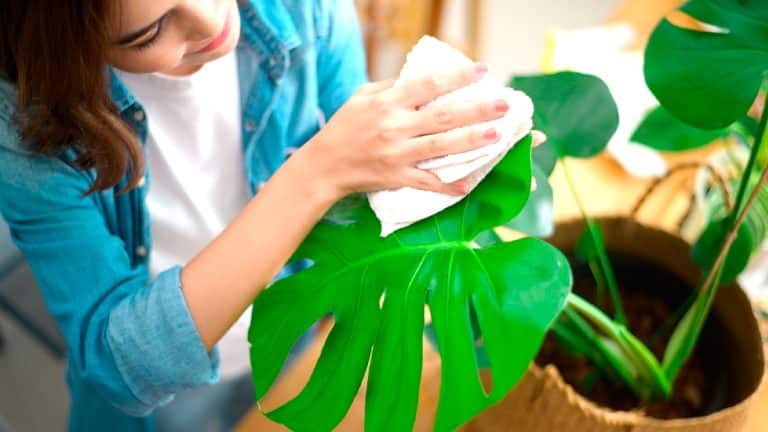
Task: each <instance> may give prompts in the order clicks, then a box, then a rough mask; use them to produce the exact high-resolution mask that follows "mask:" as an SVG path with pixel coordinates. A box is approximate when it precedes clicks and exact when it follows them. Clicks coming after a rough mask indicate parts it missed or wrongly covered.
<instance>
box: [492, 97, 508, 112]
mask: <svg viewBox="0 0 768 432" xmlns="http://www.w3.org/2000/svg"><path fill="white" fill-rule="evenodd" d="M493 109H495V110H496V112H498V113H505V112H507V111H509V103H508V102H507V101H505V100H504V99H499V100H497V101H496V102H494V103H493Z"/></svg>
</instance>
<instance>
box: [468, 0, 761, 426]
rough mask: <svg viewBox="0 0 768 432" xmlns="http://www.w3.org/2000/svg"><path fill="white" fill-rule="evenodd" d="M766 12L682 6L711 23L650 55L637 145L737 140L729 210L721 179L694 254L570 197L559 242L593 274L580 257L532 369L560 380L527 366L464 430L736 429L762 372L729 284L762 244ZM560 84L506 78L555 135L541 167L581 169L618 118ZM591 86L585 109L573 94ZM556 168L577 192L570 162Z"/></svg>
mask: <svg viewBox="0 0 768 432" xmlns="http://www.w3.org/2000/svg"><path fill="white" fill-rule="evenodd" d="M766 6H768V5H766V4H763V3H761V4H758V2H751V3H750V2H736V1H728V0H722V1H721V0H694V1H691V2H688V3H686V4H685V5H684V6H683V7H682V8H681V10H682V11H683V12H686V13H688V14H690V15H691V16H692V17H693V18H695V19H697V20H699V21H701V22H703V23H706V24H709V25H710V26H715V27H709V28H710V30H708V31H702V30H696V29H684V28H679V27H677V26H675V25H673V24H672V23H671V22H669V21H667V20H664V21H662V22H661V23H660V24H659V26H658V27H657V29H656V30H655V32H654V34H653V35H652V37H651V40H650V42H649V45H648V48H647V50H646V64H645V73H646V80H647V83H648V85H649V87H650V89H651V90H652V91H653V92H654V94H655V95H656V96H657V98H658V99H659V101H660V102H661V104H662V106H663V108H660V109H659V110H657V111H654V112H653V113H652V114H651V115H650V116H649V117H648V119H646V122H645V123H644V124H643V125H642V126H641V128H640V130H638V132H637V133H636V135H635V138H636V140H637V141H640V142H644V143H646V144H650V145H653V146H654V147H655V148H658V149H663V150H683V149H685V148H694V147H697V146H701V145H704V144H707V143H709V142H711V141H712V139H714V138H718V137H722V136H724V135H730V134H733V133H735V134H737V135H738V136H739V137H741V138H742V141H743V142H744V143H746V144H747V145H748V147H749V153H750V156H749V158H748V161H747V163H746V165H745V166H744V167H743V168H741V169H740V170H738V172H739V173H740V175H739V176H738V177H737V178H736V179H735V180H736V181H735V182H734V183H735V186H736V187H735V188H734V190H736V194H735V197H734V198H733V200H732V202H731V203H730V205H729V204H728V200H727V199H726V197H727V196H728V193H727V191H728V189H729V187H728V182H727V181H721V182H716V185H718V186H717V187H716V188H715V189H714V190H715V191H716V193H714V194H713V195H714V196H716V197H719V200H716V201H715V202H716V205H714V206H711V207H710V208H711V212H710V214H709V216H710V217H709V220H708V221H707V224H706V227H705V229H704V230H703V232H702V233H701V235H700V236H699V238H698V239H697V241H696V242H695V244H694V245H693V247H692V248H691V247H688V245H687V244H686V243H685V242H683V241H682V240H681V239H680V238H677V237H676V236H674V235H671V234H669V233H664V232H662V231H659V230H656V229H653V228H650V227H647V226H643V225H641V224H638V223H637V222H635V221H633V218H632V217H631V216H632V215H630V217H627V218H605V219H602V220H598V221H593V220H592V219H590V218H589V217H588V215H587V213H586V209H584V206H583V205H582V204H581V203H580V200H579V199H578V192H577V191H576V190H575V188H573V189H574V190H573V192H574V194H575V195H576V198H577V202H579V206H580V208H581V210H582V213H583V216H584V217H583V220H582V221H577V222H568V223H563V224H561V225H560V226H558V228H557V230H556V235H555V237H554V239H553V243H555V244H556V245H557V246H558V247H560V248H561V249H562V250H564V251H567V252H569V253H570V254H571V256H572V257H579V258H581V260H582V261H583V262H584V264H578V263H576V260H574V280H575V285H574V291H575V293H576V294H575V295H573V296H571V297H570V299H569V301H568V303H567V305H566V307H565V309H564V312H563V314H562V315H561V317H560V318H559V319H558V321H557V322H556V324H555V325H554V326H553V329H552V338H551V339H552V340H551V341H549V342H548V344H545V347H544V349H543V350H542V352H541V353H540V355H539V358H538V363H539V364H542V365H546V364H549V363H554V364H556V365H557V368H555V367H553V366H552V365H550V366H547V367H546V368H545V369H541V368H539V367H537V366H534V367H533V368H532V370H531V371H530V373H529V374H528V375H527V376H526V378H525V379H523V381H522V383H521V384H520V385H519V386H518V388H517V389H516V390H515V391H513V392H512V393H511V394H510V396H509V397H508V398H507V400H505V401H504V402H503V403H502V404H500V405H498V406H497V407H494V408H493V409H492V410H490V411H489V412H487V413H485V414H483V415H481V416H479V417H478V418H477V419H475V420H474V421H473V422H472V423H471V425H470V427H469V428H468V429H469V430H507V429H509V428H510V427H513V428H514V429H515V430H526V431H529V430H530V431H538V430H541V431H548V430H559V429H561V428H564V427H569V428H572V429H573V428H575V429H576V430H590V431H613V430H616V431H619V430H627V429H628V428H629V429H631V430H654V431H656V430H712V431H726V430H743V428H744V425H745V423H746V420H747V414H748V412H749V410H750V408H751V403H752V400H753V399H754V398H753V395H754V393H755V392H756V391H757V388H758V387H759V384H760V382H761V380H762V377H763V373H764V369H765V361H764V358H763V351H762V344H761V339H760V337H759V333H758V330H757V324H756V322H755V319H754V315H753V313H752V310H751V308H750V304H749V301H748V299H747V298H746V296H745V295H744V294H743V292H741V290H740V289H739V287H738V286H736V285H735V284H734V283H733V281H734V280H735V279H736V277H737V276H738V275H739V274H740V273H741V271H742V270H743V269H744V267H745V266H746V264H747V262H748V261H749V257H750V255H751V253H752V251H753V250H754V249H755V248H756V247H757V246H759V245H760V244H761V243H762V240H763V238H764V236H765V225H766V218H765V216H766V213H765V210H766V207H765V206H764V204H763V203H764V202H765V198H763V196H764V195H765V188H764V185H765V181H766V177H767V176H768V172H767V171H766V170H765V163H764V162H762V163H761V155H763V154H764V152H765V151H766V150H765V146H766V114H765V113H763V114H762V117H761V119H760V121H759V123H755V122H752V121H749V120H748V119H745V118H744V117H745V116H746V114H747V111H748V110H749V108H750V106H751V105H752V102H753V101H754V100H755V98H756V97H757V96H758V91H759V89H760V87H761V85H765V80H766V71H768V56H767V55H766V54H767V53H768V37H767V36H768V24H765V23H766V22H768V21H766V19H765V18H766V17H767V16H768V15H766V14H767V13H768V8H766ZM758 53H759V54H760V55H758ZM564 75H565V74H556V75H552V76H546V77H527V78H517V79H515V80H513V85H514V86H515V87H516V88H518V89H521V90H523V91H525V92H526V93H528V94H529V95H530V96H531V97H532V98H533V99H534V102H535V103H536V106H537V122H538V124H537V127H538V128H540V129H542V130H544V131H545V132H547V133H548V134H549V136H550V148H549V150H550V151H549V154H546V153H545V154H544V155H542V158H541V161H542V162H544V163H547V162H548V161H549V163H550V164H551V160H552V159H554V158H555V157H556V158H560V159H561V160H563V159H564V158H565V157H588V156H591V155H593V154H596V153H598V152H599V151H600V150H601V149H602V147H603V146H604V145H605V143H607V139H604V137H601V136H598V135H596V134H595V133H594V130H593V129H592V128H591V127H592V126H593V125H592V124H589V125H588V127H586V128H582V127H580V125H582V124H584V123H583V122H584V121H585V120H590V119H591V121H593V122H594V121H596V120H597V118H598V117H599V118H602V119H603V120H604V121H607V120H608V119H610V118H611V116H610V115H604V113H603V114H601V112H600V111H599V110H598V111H594V108H593V107H594V106H600V107H605V106H610V105H611V103H610V101H609V97H607V96H605V94H604V92H601V91H600V90H599V89H598V88H599V87H600V85H599V83H596V82H593V83H591V84H590V83H589V82H588V81H589V78H588V77H581V78H580V80H581V81H582V83H581V87H583V89H582V91H577V90H576V88H577V87H578V86H579V84H578V83H577V81H578V80H577V79H576V78H575V77H578V75H577V74H571V75H572V76H573V77H574V78H572V79H571V80H570V81H571V82H570V83H569V84H567V85H561V84H564V83H566V82H567V81H568V80H565V79H564V78H563V76H564ZM590 86H592V87H594V88H593V89H592V91H591V92H590V94H592V95H594V97H593V98H592V99H593V100H592V104H591V105H583V104H582V102H583V101H584V100H585V99H586V98H583V97H581V98H574V97H570V96H571V95H573V94H580V95H583V94H584V89H588V88H589V87H590ZM553 89H556V90H553ZM601 93H602V96H601ZM600 99H602V100H600ZM586 110H590V111H586ZM734 123H736V125H734ZM550 125H551V126H550ZM564 125H565V126H564ZM612 126H613V128H615V125H612ZM605 130H608V131H611V132H612V128H606V129H605ZM563 169H564V173H565V175H566V178H568V181H569V184H570V185H571V186H572V185H573V182H572V181H571V179H570V178H569V176H568V166H567V162H565V161H564V163H563ZM673 171H674V170H673ZM720 185H724V186H720ZM718 188H719V189H718ZM601 227H602V229H601ZM694 263H695V264H694ZM614 267H617V268H616V270H618V271H614ZM589 273H592V275H589ZM686 285H687V286H688V288H686ZM619 288H622V289H621V290H620V289H619ZM691 288H694V289H693V290H691ZM577 294H582V295H584V296H586V297H587V299H589V300H590V301H591V302H590V301H585V299H584V298H581V297H579V296H578V295H577ZM654 297H655V298H654ZM627 300H628V301H627ZM662 300H664V301H662ZM596 306H599V307H596ZM627 306H631V307H627ZM632 309H634V312H633V310H632ZM625 311H626V312H625ZM633 315H634V317H633ZM708 318H709V319H708ZM702 332H704V333H703V334H704V336H703V337H700V336H702ZM558 369H559V371H558ZM564 378H565V379H564ZM589 398H591V399H594V400H596V401H598V402H599V403H600V404H596V403H594V401H590V400H588V399H589ZM600 405H604V406H607V407H610V408H613V409H606V408H604V407H602V406H600ZM657 417H658V418H657ZM505 428H506V429H505Z"/></svg>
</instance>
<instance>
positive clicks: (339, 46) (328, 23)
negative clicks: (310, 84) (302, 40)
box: [317, 0, 368, 118]
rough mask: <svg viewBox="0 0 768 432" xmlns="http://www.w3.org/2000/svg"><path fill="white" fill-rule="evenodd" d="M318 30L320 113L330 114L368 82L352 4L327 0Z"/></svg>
mask: <svg viewBox="0 0 768 432" xmlns="http://www.w3.org/2000/svg"><path fill="white" fill-rule="evenodd" d="M325 3H328V5H327V7H326V8H325V11H324V12H323V13H324V14H326V15H327V16H325V17H323V18H324V19H321V20H320V23H321V24H320V25H319V28H318V29H317V30H318V35H319V37H318V53H317V71H318V85H319V93H320V109H321V110H322V111H323V114H324V115H325V117H326V118H331V116H333V114H334V113H335V112H336V111H337V110H338V109H339V108H340V107H341V106H342V105H344V103H345V102H346V101H347V100H348V99H349V98H350V97H351V96H352V95H353V94H354V93H355V92H356V91H357V89H358V88H360V86H361V85H363V84H365V83H366V81H367V80H368V78H367V74H366V70H365V50H364V49H363V39H362V36H361V34H360V25H359V23H358V20H357V13H356V10H355V5H354V1H353V0H327V1H326V2H325Z"/></svg>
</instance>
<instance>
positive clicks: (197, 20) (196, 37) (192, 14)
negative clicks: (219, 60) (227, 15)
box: [179, 0, 224, 43]
mask: <svg viewBox="0 0 768 432" xmlns="http://www.w3.org/2000/svg"><path fill="white" fill-rule="evenodd" d="M219 3H221V2H220V1H216V0H192V1H187V2H185V3H184V6H183V8H182V10H180V11H179V12H181V13H182V14H183V16H184V22H185V23H186V25H185V31H186V39H187V40H188V41H191V42H200V43H202V42H204V41H206V40H210V39H213V38H215V37H216V36H218V35H219V32H221V28H222V26H223V24H224V23H223V22H222V20H223V19H224V17H223V16H219V15H222V10H221V9H222V8H221V7H217V6H218V4H219Z"/></svg>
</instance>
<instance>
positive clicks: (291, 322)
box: [249, 135, 571, 431]
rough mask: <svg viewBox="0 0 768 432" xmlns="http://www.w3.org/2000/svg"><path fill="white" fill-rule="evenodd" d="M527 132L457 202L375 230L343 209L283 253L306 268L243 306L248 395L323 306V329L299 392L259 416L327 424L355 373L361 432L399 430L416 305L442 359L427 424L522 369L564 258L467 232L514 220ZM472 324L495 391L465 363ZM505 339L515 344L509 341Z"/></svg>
mask: <svg viewBox="0 0 768 432" xmlns="http://www.w3.org/2000/svg"><path fill="white" fill-rule="evenodd" d="M531 141H532V139H531V137H530V135H529V136H527V137H526V138H524V139H522V140H521V141H520V142H518V143H517V144H516V145H515V146H514V147H513V148H512V150H510V151H509V153H507V155H506V156H505V157H504V158H503V160H502V161H501V162H500V163H499V164H498V165H497V166H496V167H495V168H494V169H493V171H492V172H491V173H490V174H489V175H488V177H486V178H485V180H484V181H483V182H482V183H481V184H480V185H478V186H477V187H476V188H475V189H474V190H473V191H472V192H471V193H470V194H469V195H468V196H467V197H465V198H464V199H463V200H462V201H461V202H459V203H458V204H456V205H454V206H452V207H450V208H448V209H446V210H444V211H442V212H440V213H438V214H437V215H435V216H433V217H430V218H428V219H425V220H423V221H421V222H419V223H417V224H415V225H412V226H410V227H407V228H404V229H402V230H400V231H397V232H395V233H394V234H392V235H390V236H389V237H386V238H381V237H380V236H379V233H380V225H379V222H378V220H377V219H376V218H375V216H374V214H373V212H372V210H371V209H370V208H369V206H368V204H367V201H365V200H364V199H363V200H357V199H351V200H348V201H345V202H343V203H342V205H341V206H339V207H337V208H336V209H334V211H332V212H331V214H329V215H328V216H327V217H326V220H325V221H323V222H321V223H320V224H318V225H317V226H316V227H315V228H314V229H313V231H312V232H311V233H310V235H309V236H308V238H307V239H306V240H305V241H304V242H303V244H302V246H301V247H300V248H299V250H298V251H297V252H296V254H295V259H296V260H310V261H311V263H312V266H311V267H310V268H309V269H308V270H305V271H302V272H300V273H298V274H295V275H293V276H290V277H288V278H285V279H282V280H280V281H278V282H276V283H275V284H274V285H272V286H271V287H270V288H268V289H267V290H265V291H264V293H263V294H261V295H260V296H259V297H258V298H257V299H256V301H255V302H254V305H253V317H252V322H251V328H250V332H249V340H250V343H251V358H252V362H251V363H252V368H253V378H254V389H255V392H256V395H257V396H258V397H259V398H262V397H263V396H264V395H265V393H266V392H267V390H268V389H269V387H270V386H271V385H272V383H273V382H274V380H275V379H276V378H277V376H278V374H279V372H280V370H281V367H282V365H283V363H284V362H285V360H286V358H287V356H288V354H289V352H290V350H291V347H292V346H293V345H294V343H295V342H296V341H297V340H298V339H299V338H300V336H301V335H302V333H303V332H304V331H306V330H307V329H308V328H310V326H312V325H313V324H314V323H315V322H316V321H318V320H320V319H321V318H323V317H324V316H326V315H327V314H332V316H333V320H334V324H333V329H332V330H331V332H330V334H329V336H328V338H327V340H326V341H325V344H324V347H323V350H322V354H321V356H320V358H319V360H318V361H317V364H316V366H315V369H314V371H313V373H312V376H311V377H310V379H309V382H308V383H307V384H306V386H305V387H304V389H303V390H302V391H301V393H300V394H299V395H298V396H297V397H296V398H294V399H293V400H291V401H289V402H288V403H286V404H285V405H283V406H281V407H280V408H278V409H276V410H274V411H271V412H269V413H266V415H267V416H268V417H269V418H270V419H272V420H274V421H276V422H279V423H282V424H284V425H286V426H288V427H289V428H291V429H292V430H299V431H302V430H303V431H324V430H332V429H333V428H334V427H335V426H336V425H337V424H338V423H339V422H340V421H341V420H342V418H343V417H344V415H345V414H346V412H347V410H348V409H349V407H350V404H351V403H352V401H353V399H354V397H355V395H356V394H357V392H358V390H359V388H360V385H361V382H362V380H363V377H364V375H365V374H366V371H367V380H368V381H367V387H366V388H367V394H366V405H365V428H366V430H369V431H378V430H381V431H391V430H409V429H411V428H412V427H413V423H414V421H415V418H416V411H417V398H418V392H419V384H420V379H421V367H422V343H423V332H424V326H425V321H424V308H425V304H426V305H427V306H428V308H429V309H430V311H431V318H432V322H431V323H432V325H433V326H434V328H435V330H436V334H437V343H438V345H439V348H440V353H441V362H442V381H441V387H440V389H441V390H440V402H439V405H438V411H437V414H436V418H435V429H436V430H452V429H455V428H457V427H459V426H461V425H462V424H464V423H465V422H467V421H468V420H470V419H471V418H472V417H474V416H475V415H477V414H478V413H480V412H481V411H483V410H484V409H486V408H488V407H489V406H491V405H493V404H495V403H497V402H498V401H500V400H502V399H503V398H504V397H505V396H506V394H507V393H508V392H509V391H510V390H511V389H512V388H513V387H514V385H515V384H516V383H517V381H518V380H519V379H520V377H521V376H522V375H523V374H524V373H525V372H526V370H527V367H528V364H529V363H530V361H531V359H532V358H533V357H534V356H535V355H536V352H537V351H538V349H539V347H540V345H541V342H542V340H543V338H544V335H545V334H546V332H547V330H548V328H549V326H550V325H551V323H552V322H553V321H554V319H555V318H556V317H557V316H558V315H559V313H560V311H561V309H562V307H563V305H564V304H565V301H566V299H567V297H568V295H569V293H570V287H571V272H570V268H569V266H568V262H567V260H566V259H565V257H564V256H563V255H562V254H561V253H560V252H559V251H558V250H557V249H556V248H554V247H553V246H551V245H549V244H547V243H546V242H544V241H542V240H539V239H536V238H524V239H520V240H515V241H510V242H500V243H497V244H494V245H493V246H489V247H483V246H482V245H479V244H478V243H476V242H475V241H474V240H475V239H476V238H478V236H479V235H480V234H481V233H483V232H485V231H487V230H490V229H492V228H495V227H498V226H501V225H503V224H505V223H507V222H509V221H510V220H511V219H513V218H514V217H515V215H517V214H519V213H520V211H521V210H522V208H523V207H524V205H525V203H526V201H527V200H528V196H529V193H530V189H531V188H530V186H531V174H532V172H531V169H532V168H531V144H532V143H531ZM477 331H479V332H482V335H483V344H484V348H485V353H486V354H487V356H488V358H489V360H490V365H491V366H490V368H489V371H490V374H491V375H492V376H493V385H492V386H490V387H484V386H483V384H482V383H481V381H480V378H479V372H478V369H479V367H478V364H477V359H476V357H475V343H474V340H475V339H476V337H477ZM510 341H514V343H510Z"/></svg>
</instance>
